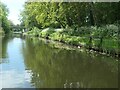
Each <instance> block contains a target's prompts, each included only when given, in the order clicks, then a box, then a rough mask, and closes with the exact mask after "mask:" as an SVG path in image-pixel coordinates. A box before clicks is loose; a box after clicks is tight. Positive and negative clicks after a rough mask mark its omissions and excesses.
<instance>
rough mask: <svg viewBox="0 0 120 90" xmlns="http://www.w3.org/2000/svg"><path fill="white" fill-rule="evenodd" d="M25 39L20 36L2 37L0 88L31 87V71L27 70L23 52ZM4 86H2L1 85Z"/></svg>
mask: <svg viewBox="0 0 120 90" xmlns="http://www.w3.org/2000/svg"><path fill="white" fill-rule="evenodd" d="M23 42H24V40H23V39H22V38H20V37H19V38H18V37H4V38H2V61H1V64H0V67H1V68H0V69H1V72H0V77H1V78H0V81H1V82H0V88H26V87H27V88H31V87H33V86H32V85H31V83H30V81H31V73H29V72H27V70H25V66H24V59H23V54H22V43H23ZM1 86H2V87H1Z"/></svg>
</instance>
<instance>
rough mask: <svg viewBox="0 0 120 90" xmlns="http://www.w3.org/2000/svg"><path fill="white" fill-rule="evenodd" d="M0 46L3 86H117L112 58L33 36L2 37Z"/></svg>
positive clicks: (114, 63) (115, 64)
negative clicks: (24, 37)
mask: <svg viewBox="0 0 120 90" xmlns="http://www.w3.org/2000/svg"><path fill="white" fill-rule="evenodd" d="M2 45H3V47H2V62H1V63H0V67H2V72H0V77H2V78H0V81H2V83H1V82H0V84H2V87H4V88H34V87H35V88H59V87H60V88H74V87H75V88H98V87H100V88H102V87H103V88H107V87H109V88H111V87H112V88H114V87H118V63H117V61H116V60H115V58H111V57H105V56H102V55H99V54H94V53H90V54H89V53H87V52H84V51H82V50H81V51H78V50H75V48H74V49H71V48H70V47H68V46H64V45H63V44H58V43H56V42H55V43H54V42H52V43H51V42H49V41H42V40H41V39H37V38H33V39H31V38H26V39H23V37H19V36H17V37H16V36H12V37H4V38H3V40H2ZM61 47H62V48H61ZM64 47H66V48H67V50H66V49H65V48H64Z"/></svg>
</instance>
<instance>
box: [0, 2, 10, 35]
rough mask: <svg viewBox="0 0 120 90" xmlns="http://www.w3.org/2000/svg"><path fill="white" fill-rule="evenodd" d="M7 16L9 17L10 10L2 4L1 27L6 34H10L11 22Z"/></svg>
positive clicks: (0, 12) (0, 8)
mask: <svg viewBox="0 0 120 90" xmlns="http://www.w3.org/2000/svg"><path fill="white" fill-rule="evenodd" d="M7 16H8V9H7V7H6V5H4V4H3V3H1V2H0V25H1V27H2V29H3V30H4V32H5V34H6V33H9V31H10V22H9V20H8V18H7Z"/></svg>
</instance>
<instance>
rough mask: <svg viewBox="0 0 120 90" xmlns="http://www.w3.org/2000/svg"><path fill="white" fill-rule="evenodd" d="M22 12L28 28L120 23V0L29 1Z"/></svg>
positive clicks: (24, 22) (23, 20)
mask: <svg viewBox="0 0 120 90" xmlns="http://www.w3.org/2000/svg"><path fill="white" fill-rule="evenodd" d="M24 8H25V9H24V11H23V12H22V13H21V16H22V22H23V24H24V25H25V26H26V27H27V28H28V27H29V28H30V27H33V26H35V27H38V28H46V27H54V28H58V27H63V28H65V27H67V26H69V27H80V26H101V25H106V24H114V23H120V13H119V12H120V2H106V3H105V2H104V3H103V2H96V3H93V2H86V3H85V2H74V3H73V2H59V3H57V2H52V3H50V2H42V3H39V2H29V3H26V4H25V6H24Z"/></svg>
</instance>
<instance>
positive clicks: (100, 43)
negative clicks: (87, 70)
mask: <svg viewBox="0 0 120 90" xmlns="http://www.w3.org/2000/svg"><path fill="white" fill-rule="evenodd" d="M81 29H82V28H81ZM83 29H85V28H83ZM91 29H93V28H91ZM91 29H90V30H91ZM101 29H104V28H100V30H101ZM95 30H97V29H95ZM95 30H92V32H93V33H97V34H98V35H97V36H96V34H95V35H90V34H85V35H82V34H78V35H72V33H73V32H75V31H73V30H72V29H71V28H69V29H54V28H46V29H43V30H40V29H38V28H36V27H34V28H33V29H32V30H31V31H28V32H27V34H26V35H29V36H33V37H34V36H35V37H41V38H45V39H49V40H53V41H59V42H61V43H65V44H67V45H71V46H75V47H78V49H79V48H86V49H88V50H89V51H90V52H99V53H100V54H106V55H107V56H113V57H117V58H120V47H119V42H120V40H119V38H118V37H117V36H115V37H110V36H109V37H108V36H106V35H104V33H105V34H106V32H104V33H103V34H102V33H101V32H100V30H99V28H98V31H99V32H96V31H95ZM115 30H116V29H115ZM116 31H117V30H116ZM77 32H78V31H77ZM82 32H83V31H82ZM86 32H88V31H86ZM89 32H90V31H89ZM78 33H79V32H78ZM99 34H100V35H99ZM101 34H102V36H101ZM86 35H87V36H86Z"/></svg>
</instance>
